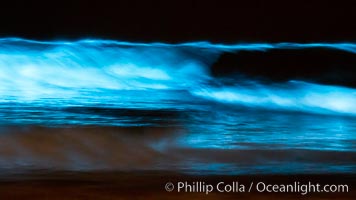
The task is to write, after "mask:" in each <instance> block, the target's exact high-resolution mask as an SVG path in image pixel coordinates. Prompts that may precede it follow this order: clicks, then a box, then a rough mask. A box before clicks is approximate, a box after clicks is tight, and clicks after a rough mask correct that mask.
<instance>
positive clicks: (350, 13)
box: [0, 0, 356, 42]
mask: <svg viewBox="0 0 356 200" xmlns="http://www.w3.org/2000/svg"><path fill="white" fill-rule="evenodd" d="M271 2H273V3H271ZM355 19H356V5H353V3H352V2H351V1H350V2H346V3H342V2H340V1H333V2H328V1H325V0H324V1H321V0H316V1H294V3H293V2H290V1H280V2H277V1H244V3H242V2H241V1H237V0H236V1H233V0H230V1H222V0H220V1H213V0H205V1H203V0H191V1H182V0H180V1H169V0H165V1H164V0H162V1H142V0H141V1H138V0H129V1H107V0H97V1H90V0H87V1H80V0H79V1H75V0H73V1H60V0H56V1H50V0H48V1H30V0H27V1H18V0H12V1H9V2H8V3H4V2H2V3H1V5H0V36H2V37H7V36H16V37H25V38H32V39H77V38H87V37H91V38H93V37H99V38H110V39H117V40H128V41H166V42H181V41H191V40H209V41H213V42H251V41H269V42H281V41H292V42H312V41H313V42H315V41H330V42H333V41H356V23H355Z"/></svg>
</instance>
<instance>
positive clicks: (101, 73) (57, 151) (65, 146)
mask: <svg viewBox="0 0 356 200" xmlns="http://www.w3.org/2000/svg"><path fill="white" fill-rule="evenodd" d="M308 48H327V49H334V50H336V51H338V52H339V51H342V52H347V53H348V55H353V54H356V44H354V43H335V44H332V43H309V44H299V43H277V44H269V43H256V44H252V43H251V44H249V43H245V44H232V45H227V44H211V43H208V42H191V43H183V44H164V43H131V42H120V41H111V40H81V41H75V42H68V41H54V42H40V41H32V40H24V39H19V38H3V39H0V170H1V172H3V171H4V170H5V169H9V171H11V170H12V169H14V168H16V167H17V168H18V169H59V170H83V169H84V170H93V169H94V170H102V169H110V170H135V169H138V170H147V169H148V170H156V169H158V170H180V171H186V172H188V173H190V172H193V173H196V172H197V173H235V174H244V173H254V174H255V173H319V172H321V173H324V172H325V173H328V172H332V173H345V172H346V173H347V172H354V171H355V161H354V160H355V159H352V158H354V157H355V144H356V143H355V141H356V135H355V134H354V133H355V132H356V123H355V120H356V118H355V117H356V89H355V88H350V87H344V86H335V85H326V84H318V83H315V82H313V83H312V82H307V81H302V80H288V81H284V82H277V81H276V82H268V83H266V82H263V81H258V80H252V78H249V77H244V78H232V79H229V80H227V79H228V78H226V77H214V76H213V75H212V72H211V69H212V66H213V65H214V63H215V62H216V61H217V60H218V59H219V56H221V55H222V54H224V53H226V52H228V53H231V52H232V53H239V51H242V50H245V51H269V50H272V49H282V50H284V49H302V50H303V49H308ZM355 56H356V55H355ZM350 73H351V72H350ZM225 78H226V79H225ZM229 78H231V77H229ZM39 147H40V148H39ZM113 152H114V153H113Z"/></svg>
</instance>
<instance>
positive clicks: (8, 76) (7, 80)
mask: <svg viewBox="0 0 356 200" xmlns="http://www.w3.org/2000/svg"><path fill="white" fill-rule="evenodd" d="M0 44H1V46H0V67H1V68H0V97H1V101H2V102H3V103H6V102H9V101H11V102H30V101H36V102H42V103H43V104H51V102H52V103H53V102H54V101H56V100H58V99H60V100H61V102H62V103H63V105H64V106H65V104H80V103H81V102H86V103H90V102H92V103H93V102H95V103H100V104H102V105H109V104H110V105H111V106H112V105H117V106H119V107H124V108H125V107H130V105H132V102H139V101H140V99H139V98H142V95H137V93H138V92H136V95H133V96H131V97H130V98H127V99H126V101H125V102H123V101H121V100H120V98H122V97H120V95H119V94H118V92H122V91H136V90H138V91H139V90H166V91H177V90H183V91H187V92H188V93H190V94H191V95H192V96H195V97H199V98H204V99H209V100H213V101H217V102H222V103H224V102H225V103H226V102H227V103H230V104H235V105H244V106H249V107H255V108H267V109H268V108H272V109H281V110H298V111H303V112H312V113H329V114H332V113H335V114H346V115H355V114H356V103H355V102H356V90H355V89H351V88H344V87H337V86H326V85H318V84H313V83H305V82H301V81H291V82H289V83H286V84H284V85H280V87H277V86H266V85H261V84H258V83H256V84H254V85H253V86H252V87H246V86H240V85H239V80H236V84H235V85H234V86H231V85H230V86H224V84H220V86H219V87H216V86H212V85H211V82H215V83H216V82H219V80H215V79H214V78H213V77H211V76H210V75H209V70H208V69H209V66H210V65H211V64H212V63H213V62H214V61H215V60H216V59H217V57H218V56H219V55H220V54H221V53H223V52H225V51H239V50H251V51H255V50H261V51H267V50H268V49H275V48H278V49H290V48H293V49H304V48H313V47H321V48H333V49H338V50H342V51H348V52H352V53H355V52H356V44H353V43H335V44H332V43H310V44H298V43H277V44H267V43H260V44H236V45H223V44H211V43H208V42H196V43H183V44H163V43H151V44H150V43H148V44H146V43H130V42H118V41H111V40H81V41H77V42H65V41H55V42H39V41H32V40H24V39H19V38H3V39H0ZM142 93H144V92H143V91H142ZM165 95H167V96H170V97H169V99H171V100H175V101H177V102H179V101H181V100H182V99H181V96H180V95H178V96H176V97H175V95H176V93H174V92H171V93H169V92H165ZM145 98H149V99H150V101H155V97H154V96H150V97H145ZM186 98H192V97H189V96H188V97H186ZM115 99H117V101H116V100H115ZM141 100H142V101H141V102H144V101H145V100H144V99H141ZM130 101H131V103H130ZM157 101H159V99H157ZM184 101H191V102H193V101H196V100H195V99H194V98H192V99H190V100H189V99H184ZM164 103H166V102H162V104H164ZM56 105H57V106H61V105H59V103H58V102H57V103H56ZM170 105H171V106H174V105H173V104H170ZM147 106H148V107H150V106H152V105H147ZM155 106H157V105H155ZM158 107H160V106H158ZM150 108H152V107H150ZM153 109H154V107H153Z"/></svg>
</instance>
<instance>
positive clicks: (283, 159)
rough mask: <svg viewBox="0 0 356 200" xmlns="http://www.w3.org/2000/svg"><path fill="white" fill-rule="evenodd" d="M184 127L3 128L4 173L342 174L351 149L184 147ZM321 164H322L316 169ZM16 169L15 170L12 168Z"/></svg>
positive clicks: (354, 156)
mask: <svg viewBox="0 0 356 200" xmlns="http://www.w3.org/2000/svg"><path fill="white" fill-rule="evenodd" d="M187 135H189V134H187V133H186V130H184V129H178V128H166V127H126V128H119V127H67V128H63V127H62V128H54V127H52V128H45V127H30V126H28V127H24V126H21V127H15V126H14V127H2V128H1V134H0V166H1V169H2V173H3V174H6V173H8V172H11V173H19V172H23V171H27V170H36V169H46V170H54V171H57V170H73V171H90V170H107V171H135V170H165V171H173V172H183V173H192V174H256V173H257V174H271V173H272V174H290V173H316V172H318V173H330V172H334V173H345V172H353V171H354V170H355V160H356V153H355V152H352V151H336V150H318V149H316V150H312V149H298V148H291V149H278V148H277V149H273V148H270V149H261V148H259V146H258V145H257V144H255V145H256V146H255V148H253V146H252V147H251V148H249V149H238V148H235V149H232V148H211V147H209V146H208V145H207V147H205V148H204V147H202V146H201V145H198V146H194V145H191V146H187V145H183V144H182V140H187V139H189V137H187ZM187 143H188V141H187ZM320 166H323V168H320ZM14 169H16V170H14Z"/></svg>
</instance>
